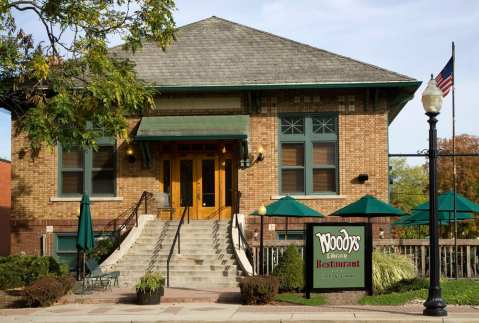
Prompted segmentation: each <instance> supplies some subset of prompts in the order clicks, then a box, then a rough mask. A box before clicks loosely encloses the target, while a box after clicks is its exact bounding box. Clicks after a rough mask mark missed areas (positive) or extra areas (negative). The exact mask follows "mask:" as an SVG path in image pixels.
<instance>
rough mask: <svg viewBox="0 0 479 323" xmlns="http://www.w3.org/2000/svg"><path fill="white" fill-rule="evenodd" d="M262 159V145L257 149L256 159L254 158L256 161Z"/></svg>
mask: <svg viewBox="0 0 479 323" xmlns="http://www.w3.org/2000/svg"><path fill="white" fill-rule="evenodd" d="M263 159H264V148H263V146H262V145H259V147H258V157H256V160H257V161H262V160H263Z"/></svg>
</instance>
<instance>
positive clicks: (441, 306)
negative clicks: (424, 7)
mask: <svg viewBox="0 0 479 323" xmlns="http://www.w3.org/2000/svg"><path fill="white" fill-rule="evenodd" d="M422 104H423V106H424V110H425V111H426V115H427V116H428V117H429V120H428V123H429V151H428V158H429V293H428V297H427V300H426V301H425V302H424V307H425V309H424V311H423V314H424V315H428V316H447V311H446V303H445V302H444V300H443V299H442V295H441V287H440V258H439V223H438V219H437V156H438V151H437V130H436V123H437V119H436V117H437V116H438V115H439V112H440V111H441V105H442V91H441V90H440V89H439V88H438V87H437V85H436V81H435V80H434V79H433V78H432V75H431V80H430V81H429V83H428V85H427V87H426V89H425V90H424V93H423V94H422Z"/></svg>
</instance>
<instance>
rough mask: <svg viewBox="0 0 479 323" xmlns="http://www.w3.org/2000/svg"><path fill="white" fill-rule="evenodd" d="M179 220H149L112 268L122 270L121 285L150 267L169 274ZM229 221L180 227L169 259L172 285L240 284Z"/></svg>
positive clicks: (200, 222)
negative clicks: (167, 271)
mask: <svg viewBox="0 0 479 323" xmlns="http://www.w3.org/2000/svg"><path fill="white" fill-rule="evenodd" d="M177 228H178V221H159V220H154V221H150V222H149V223H148V224H147V225H146V227H145V228H144V229H143V232H142V233H141V236H140V237H139V238H138V239H137V240H136V242H135V243H134V245H133V246H132V247H131V248H130V249H129V250H128V252H127V253H126V254H125V255H124V256H123V257H122V258H121V259H120V260H119V261H118V262H117V264H116V265H115V266H114V267H113V270H119V271H120V272H121V275H120V285H121V286H125V287H126V286H128V287H130V286H134V285H135V284H136V283H137V282H138V280H139V279H140V277H141V276H143V275H144V274H145V272H148V271H159V272H161V273H162V274H163V275H164V277H165V278H166V262H167V258H168V254H169V252H170V248H171V245H172V243H173V239H174V236H175V234H176V230H177ZM229 229H230V223H229V222H228V221H190V224H187V223H186V222H185V223H184V224H183V226H182V227H181V236H180V248H181V254H178V242H177V244H176V246H175V251H174V254H173V256H172V258H171V262H170V287H183V288H210V289H213V288H229V287H236V286H238V281H239V278H240V276H241V274H242V273H241V271H239V270H238V268H237V265H236V260H235V256H234V252H233V247H232V245H231V241H230V235H229Z"/></svg>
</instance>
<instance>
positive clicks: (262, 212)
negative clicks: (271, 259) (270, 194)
mask: <svg viewBox="0 0 479 323" xmlns="http://www.w3.org/2000/svg"><path fill="white" fill-rule="evenodd" d="M258 214H259V215H260V216H261V221H260V226H261V227H260V230H259V274H260V275H261V276H263V275H264V262H263V261H264V244H263V241H264V236H263V219H264V216H265V214H266V207H265V206H264V205H261V206H260V208H259V209H258Z"/></svg>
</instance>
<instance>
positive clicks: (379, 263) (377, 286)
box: [373, 251, 416, 294]
mask: <svg viewBox="0 0 479 323" xmlns="http://www.w3.org/2000/svg"><path fill="white" fill-rule="evenodd" d="M415 277H416V267H415V266H414V263H413V262H412V260H411V258H409V257H407V256H404V255H398V254H386V253H382V252H379V251H375V252H373V289H374V291H375V292H376V293H379V294H381V293H383V292H384V291H386V290H388V289H391V288H392V287H393V286H397V285H398V284H400V282H401V281H404V280H412V279H414V278H415Z"/></svg>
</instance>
